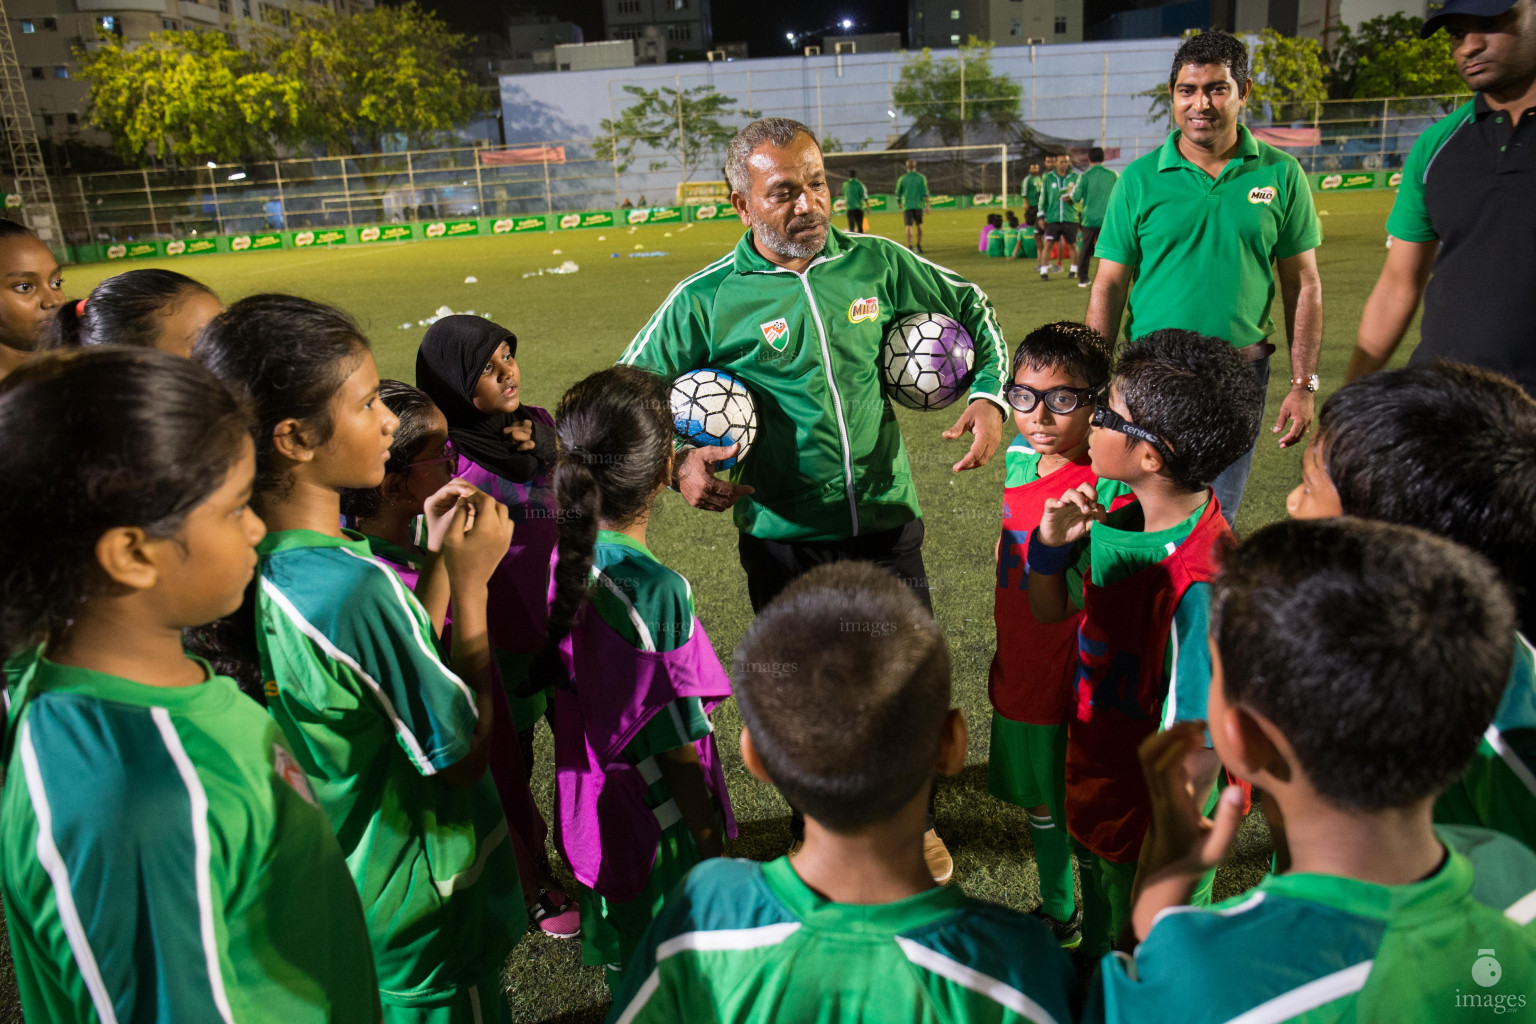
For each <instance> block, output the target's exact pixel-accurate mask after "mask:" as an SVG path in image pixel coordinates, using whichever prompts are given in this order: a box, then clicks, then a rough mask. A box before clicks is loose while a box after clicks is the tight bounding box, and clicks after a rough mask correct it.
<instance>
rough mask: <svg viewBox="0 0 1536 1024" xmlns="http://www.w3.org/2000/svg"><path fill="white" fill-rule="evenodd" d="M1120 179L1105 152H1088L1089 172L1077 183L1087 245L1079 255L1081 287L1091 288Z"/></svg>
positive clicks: (1081, 248)
mask: <svg viewBox="0 0 1536 1024" xmlns="http://www.w3.org/2000/svg"><path fill="white" fill-rule="evenodd" d="M1119 177H1120V176H1119V175H1118V174H1116V173H1115V172H1114V171H1112V170H1110V169H1109V168H1108V167H1105V166H1104V149H1103V147H1100V146H1094V147H1092V148H1091V149H1089V150H1088V169H1087V170H1086V171H1084V172H1083V173H1082V176H1081V177H1079V178H1078V179H1077V191H1076V192H1075V193H1074V198H1075V199H1076V200H1077V209H1078V212H1079V214H1081V216H1082V221H1083V244H1082V246H1081V247H1080V248H1079V249H1078V252H1077V286H1078V287H1079V288H1087V287H1088V264H1089V262H1090V261H1091V260H1092V259H1093V250H1094V247H1095V246H1096V245H1098V241H1099V229H1100V228H1101V227H1103V225H1104V211H1105V210H1106V209H1107V208H1108V207H1109V194H1110V193H1111V192H1113V191H1114V190H1115V182H1116V181H1117V180H1118V179H1119Z"/></svg>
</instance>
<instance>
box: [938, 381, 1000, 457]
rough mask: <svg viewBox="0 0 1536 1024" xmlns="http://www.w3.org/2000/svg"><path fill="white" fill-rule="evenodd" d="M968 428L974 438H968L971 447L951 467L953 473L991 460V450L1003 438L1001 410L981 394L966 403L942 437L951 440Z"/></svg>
mask: <svg viewBox="0 0 1536 1024" xmlns="http://www.w3.org/2000/svg"><path fill="white" fill-rule="evenodd" d="M967 432H969V433H972V434H975V435H976V440H974V441H972V442H971V450H970V451H968V452H966V453H965V458H963V459H961V460H960V461H959V462H957V463H955V464H954V465H953V466H951V467H950V468H951V469H952V470H953V471H954V472H956V473H958V472H960V471H961V470H963V469H976V468H978V467H980V466H985V465H986V464H987V463H988V462H991V461H992V455H993V453H994V452H996V451H997V446H998V445H999V444H1001V443H1002V441H1003V410H1001V409H999V408H998V407H997V405H996V404H995V403H993V402H989V401H987V400H986V399H984V398H978V399H976V400H975V401H972V402H970V403H968V404H967V405H966V407H965V412H963V413H961V414H960V418H959V419H958V420H956V421H955V425H954V426H952V427H950V428H949V429H948V430H946V431H944V437H945V439H946V440H950V441H953V440H954V439H955V438H957V437H959V436H960V435H961V434H964V433H967Z"/></svg>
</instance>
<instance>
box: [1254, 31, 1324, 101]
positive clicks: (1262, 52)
mask: <svg viewBox="0 0 1536 1024" xmlns="http://www.w3.org/2000/svg"><path fill="white" fill-rule="evenodd" d="M1249 73H1250V75H1251V76H1252V78H1253V92H1252V93H1251V94H1250V95H1249V97H1248V111H1249V116H1250V117H1252V116H1253V115H1254V114H1258V115H1259V116H1262V115H1263V111H1264V109H1265V108H1266V107H1267V108H1268V109H1269V116H1270V119H1271V120H1272V121H1274V122H1275V123H1277V124H1289V123H1290V122H1291V121H1294V120H1297V119H1298V118H1305V119H1307V120H1310V119H1311V118H1312V117H1313V116H1315V111H1316V109H1317V104H1318V103H1319V102H1320V101H1322V100H1325V99H1327V98H1328V89H1327V86H1326V85H1325V84H1324V69H1323V48H1322V46H1321V45H1319V44H1318V41H1317V40H1316V39H1308V38H1306V37H1305V36H1283V35H1281V34H1280V33H1279V32H1276V31H1275V30H1274V29H1272V28H1266V29H1264V31H1263V32H1261V33H1259V45H1258V46H1256V47H1254V49H1253V57H1252V59H1251V60H1250V61H1249Z"/></svg>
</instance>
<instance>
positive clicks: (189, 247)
mask: <svg viewBox="0 0 1536 1024" xmlns="http://www.w3.org/2000/svg"><path fill="white" fill-rule="evenodd" d="M218 251H219V242H218V239H216V238H178V239H176V240H175V241H171V242H166V243H165V254H166V255H167V256H196V255H197V254H198V253H203V252H218Z"/></svg>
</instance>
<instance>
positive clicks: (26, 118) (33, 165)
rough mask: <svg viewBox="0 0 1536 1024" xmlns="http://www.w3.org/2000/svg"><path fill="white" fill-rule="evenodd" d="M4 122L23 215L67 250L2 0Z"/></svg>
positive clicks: (49, 242)
mask: <svg viewBox="0 0 1536 1024" xmlns="http://www.w3.org/2000/svg"><path fill="white" fill-rule="evenodd" d="M0 122H3V124H4V129H5V144H6V148H7V150H8V152H9V153H10V158H11V171H12V173H13V174H15V176H16V191H17V193H19V194H20V197H21V216H22V219H23V220H24V221H26V224H27V227H29V228H31V229H32V230H33V231H35V232H37V237H38V238H40V239H42V241H43V244H44V245H46V246H48V248H50V249H52V250H53V251H54V252H55V253H56V254H60V253H63V251H64V234H63V232H62V231H61V230H60V227H59V212H58V210H57V209H55V207H54V205H53V188H52V187H51V186H50V185H49V184H48V172H47V170H46V169H45V168H44V166H43V148H42V146H40V145H38V142H37V128H36V127H35V126H34V125H33V123H32V110H31V108H30V107H29V106H28V104H27V89H26V84H25V83H24V82H23V81H22V78H21V65H20V64H18V63H17V62H16V47H15V45H14V44H13V43H12V41H11V22H10V19H9V18H7V17H6V13H5V2H4V0H0Z"/></svg>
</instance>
